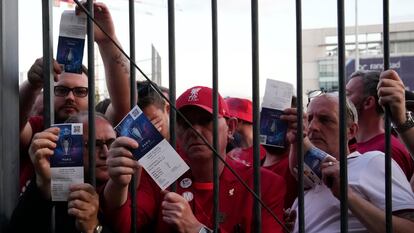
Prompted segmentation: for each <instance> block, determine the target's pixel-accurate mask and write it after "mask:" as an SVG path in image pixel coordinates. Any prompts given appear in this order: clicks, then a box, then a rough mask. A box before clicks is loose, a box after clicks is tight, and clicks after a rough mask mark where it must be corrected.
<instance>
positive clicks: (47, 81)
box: [42, 0, 56, 232]
mask: <svg viewBox="0 0 414 233" xmlns="http://www.w3.org/2000/svg"><path fill="white" fill-rule="evenodd" d="M52 19H53V15H52V3H51V1H50V0H42V23H43V27H42V31H43V127H44V128H49V127H50V126H51V125H52V124H53V123H54V121H55V119H54V109H53V106H54V105H53V95H52V92H53V86H54V83H53V81H52V80H53V69H52V64H53V58H52V56H53V55H52V54H53V26H52ZM55 216H56V215H55V206H53V208H52V213H51V215H50V228H51V232H56V226H55Z"/></svg>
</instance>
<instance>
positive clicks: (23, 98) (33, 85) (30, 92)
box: [19, 58, 62, 148]
mask: <svg viewBox="0 0 414 233" xmlns="http://www.w3.org/2000/svg"><path fill="white" fill-rule="evenodd" d="M53 72H54V80H55V81H57V75H58V74H60V73H61V72H62V70H61V68H60V66H59V64H58V63H57V62H56V61H53ZM42 89H43V58H38V59H37V60H36V61H35V63H34V64H33V65H32V67H31V68H30V70H29V72H28V75H27V80H26V81H24V82H23V83H22V84H21V85H20V87H19V98H20V101H19V126H20V144H21V146H22V148H27V147H28V146H29V144H30V140H31V138H32V136H33V135H32V134H33V132H32V128H31V126H30V124H29V123H28V119H29V114H30V112H31V110H32V107H33V104H34V102H35V100H36V98H37V96H38V95H39V94H41V91H42Z"/></svg>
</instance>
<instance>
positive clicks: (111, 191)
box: [104, 180, 128, 209]
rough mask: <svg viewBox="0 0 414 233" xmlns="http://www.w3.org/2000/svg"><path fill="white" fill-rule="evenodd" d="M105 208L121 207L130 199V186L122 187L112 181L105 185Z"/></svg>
mask: <svg viewBox="0 0 414 233" xmlns="http://www.w3.org/2000/svg"><path fill="white" fill-rule="evenodd" d="M104 198H105V206H106V207H107V208H108V209H115V208H119V207H121V206H122V205H123V204H125V202H126V201H127V199H128V186H125V187H120V186H119V185H117V184H116V183H114V182H113V181H112V180H109V181H108V183H106V185H105V190H104Z"/></svg>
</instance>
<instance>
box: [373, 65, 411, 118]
mask: <svg viewBox="0 0 414 233" xmlns="http://www.w3.org/2000/svg"><path fill="white" fill-rule="evenodd" d="M377 89H378V97H379V101H378V102H379V104H381V105H382V106H383V107H385V106H387V105H388V106H389V107H390V110H391V120H392V122H393V123H394V124H395V125H397V126H398V125H401V124H403V123H404V122H405V121H406V115H405V112H406V109H405V86H404V83H403V82H402V81H401V79H400V77H399V76H398V74H397V72H395V71H393V70H386V71H384V72H382V73H381V75H380V81H379V83H378V87H377Z"/></svg>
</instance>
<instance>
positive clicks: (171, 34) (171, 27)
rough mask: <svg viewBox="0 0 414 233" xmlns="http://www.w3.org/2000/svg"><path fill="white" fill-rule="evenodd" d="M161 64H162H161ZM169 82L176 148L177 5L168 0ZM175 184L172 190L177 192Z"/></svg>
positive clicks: (171, 134) (171, 116)
mask: <svg viewBox="0 0 414 233" xmlns="http://www.w3.org/2000/svg"><path fill="white" fill-rule="evenodd" d="M159 64H161V63H159ZM168 80H169V89H170V90H169V100H170V105H171V107H170V144H171V146H172V147H173V148H174V149H175V148H176V135H175V131H176V116H177V115H176V112H175V99H176V96H175V94H176V93H175V92H176V86H175V82H176V80H175V3H174V0H168ZM176 189H177V187H176V185H175V183H174V184H173V186H172V190H173V191H176Z"/></svg>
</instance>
